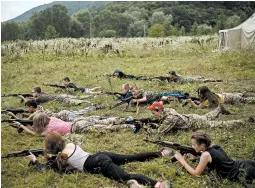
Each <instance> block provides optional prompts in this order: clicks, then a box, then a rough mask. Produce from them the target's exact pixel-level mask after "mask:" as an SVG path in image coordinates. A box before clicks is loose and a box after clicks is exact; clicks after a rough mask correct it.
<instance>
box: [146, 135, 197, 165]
mask: <svg viewBox="0 0 255 188" xmlns="http://www.w3.org/2000/svg"><path fill="white" fill-rule="evenodd" d="M144 141H145V142H150V143H153V144H158V145H161V146H164V147H168V148H172V149H174V150H179V151H180V154H182V155H184V154H186V153H190V154H192V155H194V156H200V155H201V153H198V152H196V151H195V150H194V148H192V147H190V146H185V145H181V144H178V143H175V142H167V141H160V140H148V138H146V139H144ZM176 161H177V159H176V158H175V157H173V158H172V159H171V162H172V163H174V162H176Z"/></svg>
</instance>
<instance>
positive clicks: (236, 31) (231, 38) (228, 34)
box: [219, 13, 255, 50]
mask: <svg viewBox="0 0 255 188" xmlns="http://www.w3.org/2000/svg"><path fill="white" fill-rule="evenodd" d="M241 48H255V13H254V14H253V15H252V16H251V17H250V18H248V19H247V20H246V21H245V22H243V23H242V24H240V25H238V26H237V27H234V28H231V29H225V30H220V31H219V49H220V50H228V49H241Z"/></svg>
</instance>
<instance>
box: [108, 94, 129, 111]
mask: <svg viewBox="0 0 255 188" xmlns="http://www.w3.org/2000/svg"><path fill="white" fill-rule="evenodd" d="M132 99H133V96H130V97H127V98H125V99H121V101H120V102H117V103H116V104H115V105H113V106H112V107H110V109H113V108H116V107H117V106H120V105H122V104H125V103H128V104H129V103H130V102H131V100H132Z"/></svg>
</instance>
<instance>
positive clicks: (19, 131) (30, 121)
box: [1, 119, 33, 134]
mask: <svg viewBox="0 0 255 188" xmlns="http://www.w3.org/2000/svg"><path fill="white" fill-rule="evenodd" d="M14 121H17V122H19V123H21V124H23V125H27V124H28V125H33V120H26V119H4V120H1V122H6V123H13V122H14ZM10 126H11V127H14V128H17V129H18V130H17V131H18V133H19V134H20V133H22V131H23V129H22V128H18V127H16V126H12V125H10Z"/></svg>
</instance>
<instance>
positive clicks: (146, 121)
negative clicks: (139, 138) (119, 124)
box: [124, 118, 160, 133]
mask: <svg viewBox="0 0 255 188" xmlns="http://www.w3.org/2000/svg"><path fill="white" fill-rule="evenodd" d="M124 123H125V124H133V125H134V126H135V129H134V130H133V131H134V133H137V132H139V130H140V129H141V128H142V127H143V125H144V124H150V126H151V127H152V128H153V129H157V128H158V124H159V123H160V122H159V120H157V119H151V118H140V119H136V118H135V119H131V120H129V119H127V120H126V121H125V122H124Z"/></svg>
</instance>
